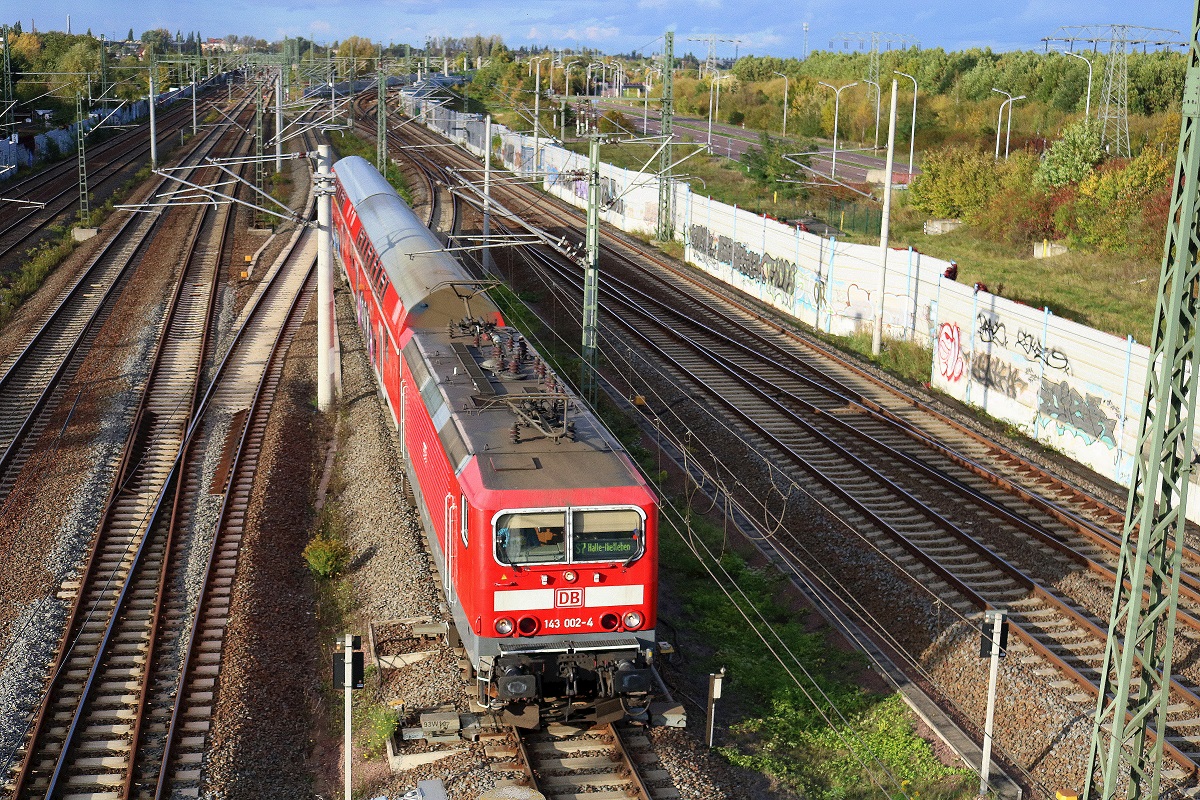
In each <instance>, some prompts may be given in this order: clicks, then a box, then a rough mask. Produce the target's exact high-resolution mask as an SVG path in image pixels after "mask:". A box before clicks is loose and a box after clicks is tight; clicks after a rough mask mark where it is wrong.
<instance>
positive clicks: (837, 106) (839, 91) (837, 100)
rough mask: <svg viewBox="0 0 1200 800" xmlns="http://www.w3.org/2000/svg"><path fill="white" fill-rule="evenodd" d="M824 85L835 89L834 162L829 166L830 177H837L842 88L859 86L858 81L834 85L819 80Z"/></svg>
mask: <svg viewBox="0 0 1200 800" xmlns="http://www.w3.org/2000/svg"><path fill="white" fill-rule="evenodd" d="M817 83H819V84H821V85H822V86H826V87H828V88H830V89H833V164H832V165H831V166H830V168H829V177H831V178H836V177H837V140H838V112H839V110H840V108H841V104H842V89H849V88H850V87H851V86H858V81H855V82H854V83H847V84H846V85H845V86H834V85H833V84H831V83H826V82H825V81H817Z"/></svg>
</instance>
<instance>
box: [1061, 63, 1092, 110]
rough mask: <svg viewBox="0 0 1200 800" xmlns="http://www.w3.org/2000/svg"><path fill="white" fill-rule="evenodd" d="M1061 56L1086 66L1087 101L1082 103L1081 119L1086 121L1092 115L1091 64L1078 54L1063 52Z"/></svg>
mask: <svg viewBox="0 0 1200 800" xmlns="http://www.w3.org/2000/svg"><path fill="white" fill-rule="evenodd" d="M1063 55H1064V56H1070V57H1071V58H1078V59H1079V60H1080V61H1082V62H1083V63H1085V64H1087V67H1088V90H1087V101H1086V102H1085V103H1084V106H1083V118H1084V119H1087V118H1088V116H1089V115H1090V114H1091V113H1092V62H1091V61H1090V60H1088V59H1087V58H1085V57H1084V56H1081V55H1079V53H1072V52H1069V51H1065V50H1064V51H1063Z"/></svg>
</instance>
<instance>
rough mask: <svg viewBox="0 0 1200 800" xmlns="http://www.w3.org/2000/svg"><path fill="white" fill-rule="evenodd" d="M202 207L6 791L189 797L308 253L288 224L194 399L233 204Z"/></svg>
mask: <svg viewBox="0 0 1200 800" xmlns="http://www.w3.org/2000/svg"><path fill="white" fill-rule="evenodd" d="M206 209H207V210H206V211H205V213H204V214H203V216H202V217H201V218H200V219H199V221H198V222H197V223H196V224H195V226H194V229H193V232H194V234H195V238H196V240H197V241H200V242H203V243H204V245H203V246H199V247H196V248H194V249H193V250H192V253H193V255H192V257H191V259H190V268H189V269H188V270H185V275H186V276H187V277H185V278H184V280H182V281H181V283H180V286H179V289H178V290H177V293H176V297H175V298H174V302H173V303H172V312H171V315H170V318H169V319H168V321H167V322H166V323H165V325H166V328H167V331H168V334H169V335H167V336H166V337H164V339H163V340H162V344H161V345H160V349H159V353H158V356H157V357H156V361H155V367H154V370H153V372H152V377H151V380H150V382H149V385H148V387H147V391H146V393H145V396H144V400H143V406H142V408H141V409H140V410H139V413H138V415H137V420H138V424H137V425H136V426H135V431H134V435H133V436H131V438H130V440H129V442H128V444H127V446H126V450H125V453H124V455H123V459H122V464H121V467H120V470H119V472H118V474H119V476H120V480H119V481H118V482H117V484H116V485H115V486H114V487H113V490H112V493H111V495H110V499H109V503H108V505H107V507H106V511H105V514H104V518H103V522H102V524H101V526H100V529H99V530H98V532H97V535H96V539H95V543H94V547H93V550H92V554H91V556H90V557H89V561H88V565H87V568H86V569H85V571H84V573H83V575H82V576H81V578H80V580H79V581H78V585H77V586H68V587H64V588H65V589H67V590H71V589H74V590H75V591H76V595H75V601H74V606H73V611H72V614H71V619H70V621H69V623H68V626H67V628H66V634H65V636H64V638H63V641H62V647H61V650H60V655H59V657H58V663H56V665H55V667H54V668H53V669H52V671H51V675H50V678H49V680H48V690H47V692H46V694H45V699H44V702H43V704H42V707H41V710H40V711H39V712H38V714H37V717H36V719H35V721H34V724H33V726H32V730H31V733H30V736H29V737H28V740H27V744H26V746H25V747H24V749H23V752H22V754H21V755H22V759H21V764H20V766H19V768H18V769H17V771H16V772H15V774H14V775H13V777H12V780H11V783H10V786H9V789H10V790H11V791H12V793H13V796H14V797H35V796H36V797H51V796H64V795H65V796H70V795H77V794H83V795H87V796H90V797H92V798H94V800H106V798H126V797H160V796H165V794H170V793H172V792H176V793H178V794H180V795H182V796H186V795H189V794H190V795H192V796H195V795H196V794H197V793H198V781H199V778H200V774H199V761H200V758H201V754H202V752H203V747H204V744H205V738H206V737H205V735H204V733H205V731H206V730H207V725H208V720H209V717H210V716H211V708H212V698H213V690H214V688H215V680H216V675H215V673H216V671H217V670H218V668H219V661H220V645H221V643H222V635H223V631H224V628H225V626H226V624H227V621H228V620H227V614H228V605H229V596H230V590H231V585H232V577H233V572H234V571H235V570H236V557H237V552H238V543H239V539H240V532H241V529H242V525H243V516H244V513H245V510H246V507H247V504H248V497H249V490H250V487H251V485H252V483H253V475H254V467H255V464H256V463H257V457H258V448H259V446H260V445H261V441H262V429H263V427H264V426H265V423H266V417H267V414H268V413H269V409H270V404H271V403H270V401H271V392H272V388H273V385H274V384H273V381H276V380H278V375H279V371H280V369H281V360H280V357H279V356H280V354H281V353H282V352H284V350H285V349H286V345H287V344H288V343H289V342H290V340H291V337H292V336H293V335H294V333H295V331H296V329H297V328H298V326H299V322H300V318H301V317H302V316H303V311H304V309H305V308H306V307H307V306H306V305H305V304H304V300H305V299H311V294H312V292H311V287H308V288H305V287H306V286H307V285H308V284H309V283H310V280H309V279H310V277H311V273H312V261H313V260H314V258H315V238H314V236H313V235H312V233H311V232H310V231H309V229H308V228H301V229H299V230H297V231H296V233H295V235H294V236H293V238H292V240H291V242H290V243H289V247H288V248H287V250H286V253H285V255H290V256H293V257H290V258H283V257H281V258H280V260H279V261H278V262H277V264H276V266H275V268H273V269H272V270H271V271H270V272H269V273H268V275H267V276H266V277H265V278H264V279H263V280H262V281H261V282H260V284H259V286H258V290H257V292H256V294H255V295H254V296H253V297H252V299H251V301H250V302H249V303H248V304H247V306H246V308H245V309H244V311H243V313H242V315H241V317H240V318H239V320H238V322H237V324H236V326H235V327H236V333H235V334H234V336H233V338H232V342H231V344H230V346H229V349H228V350H227V351H226V353H225V357H224V358H223V359H221V360H220V366H219V367H218V368H217V370H216V374H215V376H214V378H213V381H212V383H211V384H210V385H209V387H208V390H207V392H205V393H204V395H203V396H202V397H201V395H200V390H201V376H202V372H203V367H204V364H205V361H206V355H211V354H210V353H208V352H207V351H208V350H209V347H208V341H209V340H208V332H209V330H210V329H211V327H212V325H211V316H212V308H213V297H214V292H215V287H216V282H217V276H218V275H219V272H220V269H219V267H220V265H221V263H222V260H223V259H222V258H221V254H222V252H223V249H224V246H223V242H224V240H225V236H226V234H227V232H228V230H229V226H230V219H231V217H232V216H233V212H232V210H231V208H230V207H229V206H228V205H223V206H218V207H217V208H216V209H213V208H211V207H206ZM223 459H228V460H227V461H225V460H223ZM212 496H215V497H216V498H217V501H216V505H217V508H218V513H217V514H216V515H213V514H210V513H209V512H210V510H211V507H212V506H213V505H214V500H213V497H212ZM198 720H199V721H200V722H202V723H203V725H204V730H199V729H198V728H197V724H198Z"/></svg>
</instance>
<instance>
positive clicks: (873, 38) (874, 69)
mask: <svg viewBox="0 0 1200 800" xmlns="http://www.w3.org/2000/svg"><path fill="white" fill-rule="evenodd" d="M835 41H841V43H842V47H843V48H845V47H849V46H850V45H851V44H857V45H858V47H859V49H860V50H861V49H862V48H863V47H865V46H866V45H868V44H870V46H871V52H870V61H869V63H868V64H867V78H866V80H867V83H868V89H867V102H868V103H870V104H871V105H877V104H878V103H879V70H880V67H879V62H880V55H879V47H880V45H887V49H888V50H891V49H892V45H897V46H898V47H901V48H904V49H907V48H909V47H920V46H921V42H920V41H919V40H918V39H916V38H915V37H913V36H909V35H908V34H904V33H883V32H881V31H869V32H867V33H839V34H838V35H837V36H836V37H834V39H831V40H830V42H829V47H830V49H832V48H833V44H834V42H835Z"/></svg>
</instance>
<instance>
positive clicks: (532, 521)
mask: <svg viewBox="0 0 1200 800" xmlns="http://www.w3.org/2000/svg"><path fill="white" fill-rule="evenodd" d="M566 537H567V515H566V513H565V512H563V511H537V512H528V513H522V514H503V515H501V516H500V518H499V519H497V520H496V560H497V561H499V562H500V563H502V564H561V563H566V560H567V543H566Z"/></svg>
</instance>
